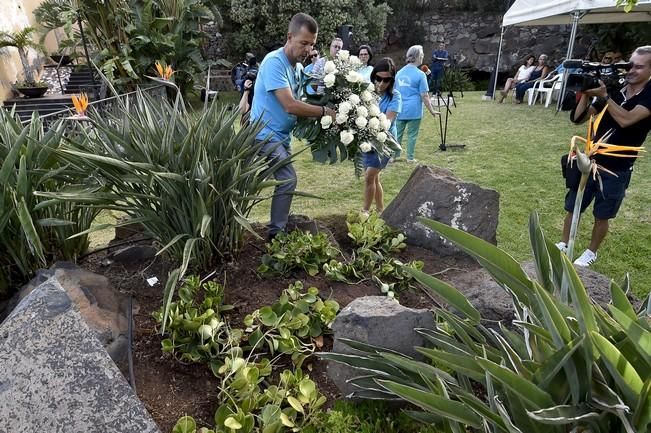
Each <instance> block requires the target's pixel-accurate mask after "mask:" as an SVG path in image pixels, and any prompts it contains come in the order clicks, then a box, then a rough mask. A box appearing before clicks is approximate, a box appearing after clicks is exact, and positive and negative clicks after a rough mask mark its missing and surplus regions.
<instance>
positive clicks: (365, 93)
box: [360, 90, 373, 102]
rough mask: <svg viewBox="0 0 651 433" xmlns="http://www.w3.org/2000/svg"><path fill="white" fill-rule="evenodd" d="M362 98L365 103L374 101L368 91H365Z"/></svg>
mask: <svg viewBox="0 0 651 433" xmlns="http://www.w3.org/2000/svg"><path fill="white" fill-rule="evenodd" d="M360 96H361V97H362V101H364V102H369V101H371V100H373V94H372V93H371V92H369V91H368V90H364V91H363V92H362V94H361V95H360Z"/></svg>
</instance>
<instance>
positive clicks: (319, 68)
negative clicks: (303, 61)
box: [313, 38, 344, 75]
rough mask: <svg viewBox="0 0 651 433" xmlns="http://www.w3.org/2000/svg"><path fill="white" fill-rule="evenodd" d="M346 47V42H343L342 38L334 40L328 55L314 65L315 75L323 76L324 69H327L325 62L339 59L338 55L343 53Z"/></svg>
mask: <svg viewBox="0 0 651 433" xmlns="http://www.w3.org/2000/svg"><path fill="white" fill-rule="evenodd" d="M343 47H344V41H342V40H341V38H334V39H333V40H332V41H331V42H330V48H329V51H328V55H327V56H324V57H321V58H320V59H319V60H318V61H317V62H316V64H315V65H314V69H313V71H314V74H315V75H322V74H323V68H324V67H325V62H326V61H327V60H332V59H334V58H335V57H337V53H338V52H339V51H341V49H342V48H343Z"/></svg>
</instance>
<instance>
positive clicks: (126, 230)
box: [113, 217, 145, 241]
mask: <svg viewBox="0 0 651 433" xmlns="http://www.w3.org/2000/svg"><path fill="white" fill-rule="evenodd" d="M128 221H129V217H120V218H118V220H117V221H116V224H121V225H119V226H117V227H115V237H114V238H113V241H121V240H124V239H129V238H130V237H132V236H133V235H136V234H142V235H144V233H145V226H143V225H142V224H140V223H130V224H127V222H128Z"/></svg>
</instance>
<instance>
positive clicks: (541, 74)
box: [515, 54, 549, 104]
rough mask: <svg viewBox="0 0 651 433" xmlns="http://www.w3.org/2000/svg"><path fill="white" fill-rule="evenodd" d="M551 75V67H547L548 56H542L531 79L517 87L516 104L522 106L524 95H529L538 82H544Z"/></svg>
mask: <svg viewBox="0 0 651 433" xmlns="http://www.w3.org/2000/svg"><path fill="white" fill-rule="evenodd" d="M547 75H549V66H547V54H541V55H540V56H539V57H538V64H537V65H536V67H535V68H534V69H533V71H531V75H529V79H528V80H527V81H525V82H524V83H520V84H518V85H516V86H515V103H516V104H522V100H523V99H524V95H525V94H526V93H527V90H529V89H531V88H532V87H533V86H534V84H535V83H536V80H544V79H545V78H547Z"/></svg>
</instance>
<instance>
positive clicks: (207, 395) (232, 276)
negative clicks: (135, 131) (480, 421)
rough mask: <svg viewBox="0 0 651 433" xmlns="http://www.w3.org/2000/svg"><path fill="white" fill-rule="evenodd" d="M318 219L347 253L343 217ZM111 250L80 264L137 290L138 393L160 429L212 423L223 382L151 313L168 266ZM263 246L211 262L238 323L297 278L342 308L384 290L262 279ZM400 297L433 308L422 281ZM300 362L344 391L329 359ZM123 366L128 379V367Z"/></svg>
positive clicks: (426, 255) (249, 242)
mask: <svg viewBox="0 0 651 433" xmlns="http://www.w3.org/2000/svg"><path fill="white" fill-rule="evenodd" d="M319 221H320V222H321V223H323V224H325V225H326V227H328V228H329V229H330V230H331V231H332V233H333V235H334V238H335V239H336V240H337V242H338V243H339V246H340V248H341V250H342V251H344V252H345V253H348V254H349V253H350V252H351V251H352V244H351V243H350V241H349V239H348V237H347V227H346V221H345V216H332V217H328V218H322V219H320V220H319ZM259 230H260V233H261V234H262V232H263V229H262V228H261V227H260V228H259ZM110 252H111V249H110V248H108V249H104V250H102V251H99V252H97V253H94V254H90V255H88V256H87V257H86V258H85V259H84V260H83V261H82V262H81V263H80V265H81V266H82V267H84V268H86V269H88V270H90V271H93V272H96V273H98V274H102V275H105V276H106V277H108V278H109V280H110V281H111V283H112V284H113V285H114V286H115V287H116V288H119V289H120V290H121V291H123V292H125V293H131V294H133V296H134V305H135V307H134V336H133V365H134V374H135V381H136V392H137V394H138V397H139V398H140V399H141V400H142V401H143V403H144V404H145V406H146V408H147V410H148V411H149V413H150V414H151V415H152V417H153V418H154V420H155V421H156V423H157V424H158V426H159V427H160V429H161V431H162V432H163V433H168V432H171V431H172V428H173V426H174V424H175V423H176V421H177V420H178V419H179V418H180V417H182V416H184V415H190V416H192V417H194V418H195V420H197V422H198V423H199V425H202V426H212V425H213V415H214V412H215V410H216V408H217V395H218V392H219V389H218V386H219V381H218V380H217V379H216V378H215V376H213V374H212V373H211V371H210V369H209V368H208V366H206V365H201V364H182V363H180V362H179V361H176V360H174V359H172V358H171V357H170V356H168V355H167V354H163V353H162V351H161V335H160V333H159V332H158V330H157V328H156V323H155V321H154V319H153V318H152V312H154V311H156V310H158V309H159V308H160V307H161V305H162V295H163V287H164V285H165V278H166V275H167V271H168V269H169V265H168V264H167V263H165V262H164V261H163V260H161V259H154V260H153V261H151V260H150V261H146V262H141V263H130V264H119V263H115V262H111V261H110V260H109V259H108V257H109V254H110ZM264 252H265V242H264V241H263V240H261V239H258V238H256V237H254V236H252V235H247V236H246V238H245V242H244V245H243V247H242V249H241V250H240V251H239V252H238V253H237V254H236V255H235V256H234V257H232V258H229V260H227V261H225V262H224V263H222V264H221V265H219V266H218V267H217V268H216V269H214V276H213V278H214V279H215V280H216V281H218V282H219V283H221V284H223V285H224V287H225V294H226V304H230V305H233V306H234V310H233V311H232V312H229V319H230V323H231V326H233V327H240V326H241V322H242V319H243V318H244V316H246V315H247V314H249V313H251V312H253V311H254V310H255V309H257V308H260V307H262V306H264V305H271V304H273V303H274V302H275V301H276V300H277V299H278V297H279V296H280V294H281V292H282V291H283V290H284V289H286V288H287V286H288V285H289V284H291V283H293V282H295V281H297V280H300V281H302V282H303V284H304V286H305V287H306V288H307V287H312V286H314V287H317V288H318V289H319V291H320V295H321V296H322V297H323V298H328V297H331V298H333V299H335V300H336V301H337V302H338V303H339V304H340V306H341V308H343V307H344V306H346V305H347V304H348V303H350V302H351V301H352V300H354V299H356V298H358V297H361V296H368V295H380V291H379V289H378V288H377V286H376V285H375V284H373V282H372V281H363V282H361V283H358V284H354V285H349V284H345V283H339V282H332V281H328V280H326V279H325V277H324V276H323V275H322V274H319V275H317V276H315V277H310V276H308V275H307V274H306V273H304V272H297V273H295V274H294V275H291V276H288V277H278V278H262V277H260V276H259V275H258V274H257V273H256V269H257V267H258V266H259V265H260V260H261V257H262V255H263V254H264ZM399 259H400V260H402V261H403V262H406V261H410V260H422V261H423V262H424V271H425V272H427V273H429V274H432V275H434V274H436V275H437V277H439V278H441V279H442V280H444V281H445V280H448V279H449V278H451V277H453V276H454V275H456V274H458V273H461V272H467V271H469V270H474V269H477V268H478V265H477V263H476V262H474V261H473V260H472V259H470V258H468V257H440V256H438V255H435V254H433V253H432V252H430V251H428V250H425V249H422V248H419V247H413V246H408V247H407V248H406V249H405V250H404V251H403V252H402V253H401V254H399ZM207 273H208V272H207ZM203 276H204V275H202V277H203ZM151 277H157V278H158V280H159V282H158V283H157V284H155V285H154V286H150V285H149V284H148V283H147V281H146V280H147V279H148V278H151ZM400 303H401V304H402V305H405V306H408V307H412V308H431V307H432V306H434V305H435V304H436V303H437V302H436V300H435V298H434V297H433V296H432V295H431V294H429V293H428V292H426V291H425V289H423V288H418V289H413V290H409V291H406V292H402V293H401V294H400ZM331 348H332V337H331V336H326V337H325V338H324V346H323V348H321V349H320V350H330V349H331ZM290 367H291V363H290V361H289V360H286V361H284V362H283V361H282V360H281V364H280V365H277V366H276V368H277V369H280V370H281V371H282V369H284V368H290ZM303 369H304V371H307V372H308V373H309V375H310V377H311V378H312V379H313V380H314V381H315V382H316V383H317V385H318V387H319V390H320V391H321V392H322V393H323V394H324V395H326V397H327V398H328V405H331V404H332V402H334V401H335V400H336V399H340V398H342V396H341V395H340V393H339V392H338V390H337V388H336V387H335V386H334V384H333V383H332V382H331V381H330V380H329V379H328V377H327V375H326V365H325V362H324V361H321V360H319V359H317V358H316V357H311V358H309V359H308V360H306V361H305V363H304V366H303ZM122 370H123V372H124V373H125V376H126V377H127V379H128V374H127V372H128V369H126V368H123V369H122Z"/></svg>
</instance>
